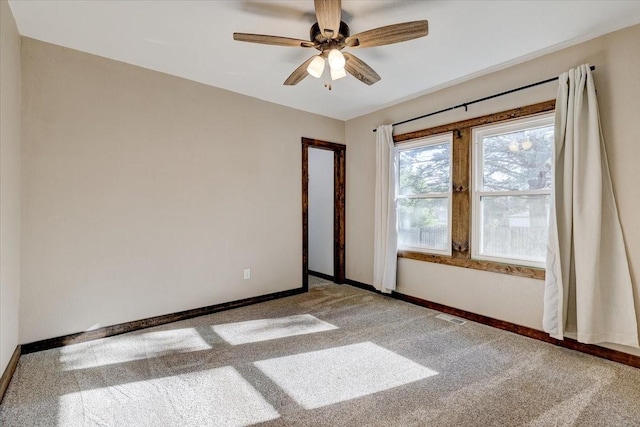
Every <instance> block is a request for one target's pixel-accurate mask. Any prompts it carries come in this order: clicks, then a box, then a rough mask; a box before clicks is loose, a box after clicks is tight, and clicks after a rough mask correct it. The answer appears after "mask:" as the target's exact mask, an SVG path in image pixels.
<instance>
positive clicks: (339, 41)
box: [309, 21, 350, 51]
mask: <svg viewBox="0 0 640 427" xmlns="http://www.w3.org/2000/svg"><path fill="white" fill-rule="evenodd" d="M349 35H350V32H349V26H348V25H347V24H345V23H344V21H340V29H339V30H338V37H335V38H333V39H327V38H326V37H325V36H323V35H322V32H321V31H320V26H319V25H318V23H317V22H316V23H315V24H313V25H312V26H311V30H310V31H309V37H310V39H311V41H312V42H313V41H315V42H318V43H319V44H318V46H317V47H316V49H318V50H319V51H324V50H326V49H327V48H328V47H330V46H331V47H333V46H335V45H337V46H335V47H337V48H338V49H342V48H343V47H345V39H346V38H347V37H349Z"/></svg>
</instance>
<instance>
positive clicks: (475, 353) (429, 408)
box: [0, 278, 640, 427]
mask: <svg viewBox="0 0 640 427" xmlns="http://www.w3.org/2000/svg"><path fill="white" fill-rule="evenodd" d="M311 283H312V286H311V291H310V292H309V293H308V294H302V295H298V296H294V297H289V298H285V299H281V300H277V301H271V302H267V303H262V304H257V305H254V306H249V307H244V308H240V309H235V310H231V311H226V312H221V313H217V314H214V315H209V316H203V317H199V318H196V319H191V320H187V321H182V322H178V323H174V324H171V325H164V326H161V327H156V328H151V329H146V330H142V331H138V332H134V333H130V334H125V335H121V336H117V337H111V338H106V339H102V340H98V341H92V342H88V343H83V344H78V345H74V346H68V347H64V348H60V349H53V350H48V351H44V352H40V353H34V354H29V355H25V356H22V358H21V359H20V363H19V366H18V369H17V371H16V374H15V376H14V379H13V381H12V382H11V385H10V387H9V390H8V392H7V395H6V396H5V399H4V401H3V402H2V404H1V405H0V425H2V426H6V427H9V426H94V425H95V426H154V427H155V426H246V425H265V426H280V425H299V426H414V425H415V426H520V425H527V426H640V370H639V369H634V368H631V367H627V366H624V365H619V364H616V363H613V362H608V361H605V360H601V359H598V358H594V357H591V356H587V355H583V354H580V353H575V352H572V351H569V350H565V349H562V348H559V347H555V346H552V345H548V344H545V343H542V342H538V341H535V340H531V339H528V338H524V337H521V336H518V335H514V334H511V333H508V332H504V331H500V330H497V329H493V328H490V327H487V326H483V325H479V324H475V323H472V322H467V323H465V324H464V325H456V324H453V323H450V322H447V321H445V320H442V319H439V318H437V317H436V316H437V315H438V314H439V313H438V312H435V311H432V310H427V309H424V308H421V307H417V306H414V305H411V304H407V303H404V302H401V301H396V300H393V299H390V298H386V297H383V296H379V295H376V294H373V293H370V292H366V291H363V290H360V289H356V288H353V287H350V286H336V285H333V284H329V283H327V282H323V281H321V280H319V279H315V278H312V281H311Z"/></svg>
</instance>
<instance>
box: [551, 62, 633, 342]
mask: <svg viewBox="0 0 640 427" xmlns="http://www.w3.org/2000/svg"><path fill="white" fill-rule="evenodd" d="M554 180H555V182H554V191H553V193H554V194H553V196H552V200H551V213H550V221H549V246H548V251H547V265H546V269H547V271H546V280H545V293H544V319H543V327H544V330H545V331H546V332H548V333H549V334H550V335H551V336H552V337H554V338H558V339H563V337H564V336H565V333H572V334H576V335H577V339H578V341H580V342H583V343H588V344H595V343H602V342H610V343H617V344H622V345H626V346H632V347H638V325H637V318H636V310H635V307H634V301H633V288H632V286H633V285H632V283H631V277H630V274H629V264H628V261H627V256H626V252H625V246H624V240H623V236H622V229H621V227H620V221H619V219H618V211H617V209H616V203H615V199H614V196H613V187H612V185H611V176H610V173H609V165H608V163H607V156H606V153H605V147H604V139H603V137H602V131H601V129H600V117H599V113H598V102H597V100H596V90H595V86H594V82H593V77H592V74H591V70H590V68H589V65H588V64H586V65H582V66H580V67H578V68H575V69H571V70H569V72H568V73H563V74H562V75H560V77H559V88H558V96H557V100H556V115H555V171H554Z"/></svg>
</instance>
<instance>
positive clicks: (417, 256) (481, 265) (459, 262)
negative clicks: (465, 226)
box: [398, 250, 545, 280]
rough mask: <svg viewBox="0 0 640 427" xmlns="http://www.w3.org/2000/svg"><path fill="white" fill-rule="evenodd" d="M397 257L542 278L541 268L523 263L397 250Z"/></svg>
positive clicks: (543, 271) (543, 274) (543, 272)
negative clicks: (505, 262)
mask: <svg viewBox="0 0 640 427" xmlns="http://www.w3.org/2000/svg"><path fill="white" fill-rule="evenodd" d="M398 258H407V259H413V260H417V261H426V262H434V263H437V264H445V265H453V266H456V267H464V268H473V269H475V270H483V271H491V272H493V273H501V274H509V275H511V276H520V277H528V278H530V279H537V280H544V277H545V270H544V269H543V268H535V267H526V266H523V265H513V264H503V263H499V262H494V261H481V260H476V259H469V258H455V257H448V256H442V255H432V254H427V253H423V252H414V251H405V250H399V251H398Z"/></svg>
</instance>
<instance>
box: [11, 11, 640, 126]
mask: <svg viewBox="0 0 640 427" xmlns="http://www.w3.org/2000/svg"><path fill="white" fill-rule="evenodd" d="M10 6H11V9H12V11H13V14H14V16H15V18H16V22H17V25H18V29H19V31H20V34H22V35H23V36H27V37H31V38H34V39H38V40H43V41H46V42H49V43H55V44H58V45H62V46H66V47H70V48H73V49H77V50H81V51H84V52H89V53H93V54H96V55H100V56H103V57H106V58H111V59H115V60H118V61H123V62H127V63H130V64H134V65H138V66H141V67H145V68H149V69H152V70H157V71H161V72H164V73H168V74H172V75H175V76H180V77H184V78H187V79H190V80H195V81H198V82H201V83H205V84H208V85H211V86H216V87H220V88H224V89H228V90H231V91H234V92H238V93H242V94H245V95H249V96H253V97H256V98H260V99H264V100H267V101H271V102H275V103H277V104H282V105H287V106H290V107H293V108H297V109H300V110H304V111H309V112H313V113H317V114H321V115H324V116H329V117H334V118H338V119H342V120H347V119H351V118H354V117H357V116H360V115H363V114H366V113H369V112H372V111H375V110H378V109H380V108H383V107H386V106H389V105H392V104H394V103H397V102H400V101H402V100H406V99H409V98H412V97H415V96H417V95H420V94H424V93H428V92H431V91H434V90H436V89H439V88H442V87H445V86H448V85H451V84H453V83H454V82H459V81H461V80H464V79H467V78H470V77H471V76H477V75H480V74H483V73H487V72H489V71H493V70H496V69H498V68H502V67H505V66H507V65H511V64H514V63H517V62H521V61H524V60H526V59H530V58H532V57H535V56H538V55H541V54H543V53H547V52H550V51H553V50H557V49H560V48H562V47H566V46H569V45H571V44H575V43H578V42H581V41H584V40H587V39H589V38H593V37H596V36H598V35H601V34H605V33H608V32H611V31H614V30H616V29H619V28H624V27H627V26H630V25H633V24H636V23H639V22H640V1H638V0H632V1H596V0H586V1H578V0H575V1H559V0H556V1H524V0H521V1H471V0H470V1H435V0H429V1H427V0H423V1H398V0H395V1H380V0H378V1H355V0H351V1H350V0H344V1H343V2H342V8H343V20H344V21H345V22H346V23H347V24H348V25H349V26H350V28H351V34H355V33H358V32H361V31H364V30H368V29H371V28H375V27H379V26H383V25H389V24H395V23H399V22H404V21H412V20H418V19H427V20H428V21H429V36H427V37H425V38H421V39H416V40H412V41H408V42H404V43H400V44H394V45H389V46H382V47H374V48H368V49H349V48H348V49H347V50H349V51H351V52H352V53H354V54H356V55H357V56H358V57H360V58H361V59H362V60H364V61H365V62H366V63H367V64H369V65H370V66H371V67H373V68H374V69H375V70H376V71H377V72H378V74H380V76H382V80H381V81H380V82H378V83H376V84H375V85H373V86H367V85H365V84H363V83H361V82H359V81H357V80H356V79H355V78H353V77H351V76H349V77H347V78H345V79H341V80H339V81H337V82H335V83H334V85H333V90H332V91H328V90H327V89H325V88H324V82H323V80H322V79H320V80H319V79H314V78H312V77H307V78H306V79H305V80H303V81H302V82H301V83H299V84H298V85H297V86H283V85H282V82H283V81H284V80H285V79H286V78H287V77H288V76H289V74H290V73H291V72H292V71H293V70H294V69H295V68H296V67H298V65H300V64H301V63H302V62H303V61H305V60H306V59H307V58H309V57H311V56H312V55H313V54H314V52H316V51H315V49H303V48H289V47H279V46H266V45H258V44H250V43H243V42H236V41H234V40H233V37H232V33H233V32H234V31H236V32H246V33H261V34H270V35H279V36H286V37H292V38H299V39H308V37H309V29H310V27H311V25H312V24H313V22H315V19H314V15H313V2H312V1H311V0H300V1H248V0H246V1H243V0H236V1H221V0H212V1H186V0H176V1H169V0H164V1H162V0H155V1H150V0H128V1H125V0H107V1H104V0H88V1H80V0H71V1H56V0H44V1H37V0H12V1H10ZM639 43H640V41H639ZM576 65H578V64H576ZM556 72H558V70H552V71H551V73H552V74H553V73H556Z"/></svg>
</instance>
